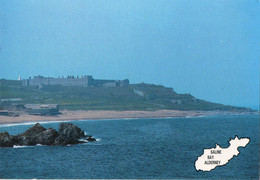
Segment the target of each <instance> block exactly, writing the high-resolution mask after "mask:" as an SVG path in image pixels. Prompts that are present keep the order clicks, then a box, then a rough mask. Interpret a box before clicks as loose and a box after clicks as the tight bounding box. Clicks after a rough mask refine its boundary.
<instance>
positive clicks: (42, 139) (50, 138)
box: [37, 128, 58, 145]
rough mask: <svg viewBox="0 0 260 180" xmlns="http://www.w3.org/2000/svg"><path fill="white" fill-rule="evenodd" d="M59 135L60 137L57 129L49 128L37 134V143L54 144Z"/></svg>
mask: <svg viewBox="0 0 260 180" xmlns="http://www.w3.org/2000/svg"><path fill="white" fill-rule="evenodd" d="M57 137H58V132H57V131H56V130H55V129H52V128H49V129H47V130H45V131H43V132H41V133H40V134H39V135H38V136H37V140H38V141H37V142H38V143H37V144H42V145H52V144H53V143H54V141H55V139H56V138H57Z"/></svg>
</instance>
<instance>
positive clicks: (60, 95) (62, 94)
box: [0, 80, 251, 111]
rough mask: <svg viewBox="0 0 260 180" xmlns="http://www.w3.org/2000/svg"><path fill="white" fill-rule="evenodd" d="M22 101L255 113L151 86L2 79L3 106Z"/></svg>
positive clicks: (77, 106)
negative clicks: (68, 84) (31, 83)
mask: <svg viewBox="0 0 260 180" xmlns="http://www.w3.org/2000/svg"><path fill="white" fill-rule="evenodd" d="M10 98H21V99H22V101H19V102H16V103H20V104H26V103H44V104H47V103H55V104H59V105H60V108H61V109H69V110H78V109H82V110H156V109H177V110H225V111H251V109H248V108H241V107H233V106H225V105H222V104H216V103H211V102H207V101H203V100H200V99H196V98H195V97H193V96H191V95H190V94H177V93H176V92H174V91H173V89H172V88H166V87H163V86H157V85H151V84H132V85H129V86H128V87H113V88H105V87H62V86H46V87H44V88H43V89H38V87H24V86H22V85H21V81H14V80H0V99H2V101H1V102H0V107H2V108H3V107H5V106H6V105H8V104H12V103H14V102H10V101H3V99H10Z"/></svg>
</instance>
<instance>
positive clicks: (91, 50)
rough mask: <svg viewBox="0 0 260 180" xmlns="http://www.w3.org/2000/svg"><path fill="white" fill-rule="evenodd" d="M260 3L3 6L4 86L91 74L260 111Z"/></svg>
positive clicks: (18, 2) (104, 1) (121, 1)
mask: <svg viewBox="0 0 260 180" xmlns="http://www.w3.org/2000/svg"><path fill="white" fill-rule="evenodd" d="M259 58H260V3H259V1H257V0H229V1H227V0H160V1H158V0H73V1H71V0H55V1H53V0H0V79H1V78H5V79H17V78H18V76H19V75H20V76H21V77H22V78H28V77H29V76H35V75H38V74H40V75H44V76H52V77H57V76H61V75H64V76H67V75H92V76H93V77H94V78H101V79H125V78H128V79H129V80H130V82H131V83H140V82H146V83H153V84H160V85H165V86H167V87H173V88H174V90H175V91H176V92H178V93H190V94H192V95H193V96H195V97H198V98H201V99H204V100H209V101H213V102H218V103H223V104H230V105H238V106H247V107H252V106H256V105H259Z"/></svg>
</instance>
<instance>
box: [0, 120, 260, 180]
mask: <svg viewBox="0 0 260 180" xmlns="http://www.w3.org/2000/svg"><path fill="white" fill-rule="evenodd" d="M73 123H74V124H76V125H78V126H79V127H80V128H81V129H83V130H85V131H86V132H87V134H90V135H93V136H94V137H95V138H98V139H99V141H98V142H94V143H88V144H81V145H73V146H65V147H62V146H55V147H52V146H35V147H16V148H0V178H56V179H58V178H98V179H100V178H110V179H122V178H127V179H130V178H138V179H144V178H148V179H150V178H151V179H152V178H157V179H158V178H159V179H164V178H168V179H169V178H171V179H174V178H176V179H201V178H203V179H223V178H225V179H258V178H259V115H226V116H208V117H193V118H168V119H133V120H95V121H93V120H91V121H73ZM58 125H59V123H45V124H43V126H44V127H46V128H48V127H54V128H56V129H57V128H58ZM31 126H32V125H29V124H27V125H15V126H0V131H1V132H2V131H8V132H9V133H10V134H18V133H21V132H24V131H25V130H26V129H27V128H29V127H31ZM235 135H237V136H238V137H239V138H240V137H248V138H250V143H249V144H248V145H247V146H246V147H245V148H239V151H240V154H239V155H238V156H237V157H234V158H233V159H232V160H231V161H230V162H229V163H228V164H227V165H225V166H222V167H217V168H216V169H214V170H212V171H210V172H202V171H199V172H197V171H196V170H195V167H194V162H195V161H196V160H197V157H198V156H200V155H201V154H202V153H203V149H204V148H212V147H215V144H216V143H218V144H219V145H220V146H221V147H222V148H225V147H228V146H229V143H228V141H229V140H230V138H234V137H235Z"/></svg>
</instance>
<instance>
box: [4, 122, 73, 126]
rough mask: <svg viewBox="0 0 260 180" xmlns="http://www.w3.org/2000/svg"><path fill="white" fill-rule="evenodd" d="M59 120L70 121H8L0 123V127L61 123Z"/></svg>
mask: <svg viewBox="0 0 260 180" xmlns="http://www.w3.org/2000/svg"><path fill="white" fill-rule="evenodd" d="M61 122H71V121H34V122H22V123H10V124H0V127H10V126H26V125H34V124H36V123H40V124H51V123H61Z"/></svg>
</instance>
